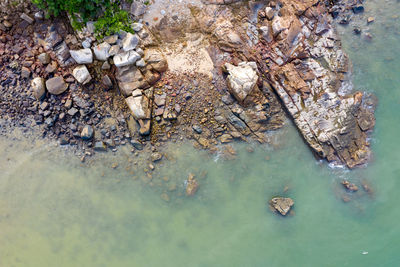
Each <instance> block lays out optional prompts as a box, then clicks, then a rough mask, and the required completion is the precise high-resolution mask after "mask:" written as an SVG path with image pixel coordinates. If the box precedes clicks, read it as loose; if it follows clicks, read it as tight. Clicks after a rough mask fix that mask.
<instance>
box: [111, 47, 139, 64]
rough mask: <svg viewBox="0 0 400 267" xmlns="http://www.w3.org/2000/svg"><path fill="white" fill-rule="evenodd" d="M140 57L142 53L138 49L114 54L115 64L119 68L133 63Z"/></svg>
mask: <svg viewBox="0 0 400 267" xmlns="http://www.w3.org/2000/svg"><path fill="white" fill-rule="evenodd" d="M139 59H140V55H139V54H138V53H137V52H136V51H128V52H123V53H119V54H117V55H115V56H114V64H115V66H117V67H118V68H120V67H124V66H129V65H133V64H135V63H136V61H138V60H139Z"/></svg>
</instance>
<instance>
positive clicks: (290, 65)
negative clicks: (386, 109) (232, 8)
mask: <svg viewBox="0 0 400 267" xmlns="http://www.w3.org/2000/svg"><path fill="white" fill-rule="evenodd" d="M270 8H271V7H270ZM272 8H273V9H274V10H275V13H276V15H275V16H274V18H273V19H272V21H270V20H269V19H268V18H264V20H263V21H262V22H261V24H262V25H263V27H272V31H273V33H274V41H273V42H269V43H268V44H267V42H265V44H264V45H260V46H259V51H260V53H261V59H262V60H260V62H265V61H266V60H267V61H268V63H264V64H263V63H261V64H260V65H261V66H262V69H263V71H265V72H266V73H268V76H267V77H268V80H269V82H270V83H271V84H272V86H273V87H274V89H275V91H276V92H277V93H278V95H279V97H280V98H281V100H282V102H283V103H284V105H285V106H286V108H287V110H288V112H289V114H290V115H291V117H292V118H293V120H294V122H295V123H296V126H297V128H298V129H299V131H300V132H301V134H302V135H303V137H304V139H305V140H306V141H307V143H308V144H309V145H310V147H311V148H312V149H313V150H314V151H315V152H316V153H317V155H318V156H320V157H322V158H325V159H327V160H328V161H330V162H338V163H343V164H345V165H347V166H348V167H350V168H353V167H355V166H357V165H360V164H363V163H366V162H367V160H368V159H369V157H370V148H369V142H368V140H367V132H368V131H369V130H371V129H372V128H373V127H374V123H375V119H374V116H373V104H371V101H369V100H368V96H367V95H365V94H363V93H361V92H356V93H354V94H350V92H349V89H351V88H352V87H351V84H350V83H349V81H348V79H347V77H346V75H347V73H348V69H349V60H348V58H347V56H346V55H345V53H344V52H343V51H342V49H341V42H340V40H339V39H338V37H337V35H336V32H335V30H334V28H333V27H332V21H331V18H330V17H329V16H327V12H328V11H327V9H326V6H325V5H324V3H322V2H320V1H318V0H309V1H300V0H297V1H289V0H281V1H280V5H277V6H274V7H272ZM269 12H270V11H269ZM260 62H259V63H260Z"/></svg>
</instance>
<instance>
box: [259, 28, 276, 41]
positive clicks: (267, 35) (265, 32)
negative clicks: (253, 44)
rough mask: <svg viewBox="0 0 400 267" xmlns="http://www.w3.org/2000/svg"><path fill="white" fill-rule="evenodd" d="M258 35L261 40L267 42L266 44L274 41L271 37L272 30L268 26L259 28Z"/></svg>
mask: <svg viewBox="0 0 400 267" xmlns="http://www.w3.org/2000/svg"><path fill="white" fill-rule="evenodd" d="M260 34H261V36H262V38H263V39H264V40H265V41H267V42H268V43H270V42H272V41H273V40H274V37H273V36H272V29H271V28H270V26H261V27H260Z"/></svg>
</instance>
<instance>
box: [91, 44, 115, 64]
mask: <svg viewBox="0 0 400 267" xmlns="http://www.w3.org/2000/svg"><path fill="white" fill-rule="evenodd" d="M110 48H111V45H110V44H109V43H106V42H104V43H101V44H99V45H97V46H95V47H93V52H94V55H95V56H96V59H97V60H101V61H106V60H107V59H108V58H109V57H110V54H109V50H110Z"/></svg>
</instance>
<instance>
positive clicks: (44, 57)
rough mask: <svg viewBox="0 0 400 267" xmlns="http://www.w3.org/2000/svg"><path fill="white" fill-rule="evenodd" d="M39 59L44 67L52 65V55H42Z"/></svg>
mask: <svg viewBox="0 0 400 267" xmlns="http://www.w3.org/2000/svg"><path fill="white" fill-rule="evenodd" d="M38 59H39V61H40V63H42V64H43V65H47V64H49V63H50V55H49V54H48V53H41V54H40V55H39V56H38Z"/></svg>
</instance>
